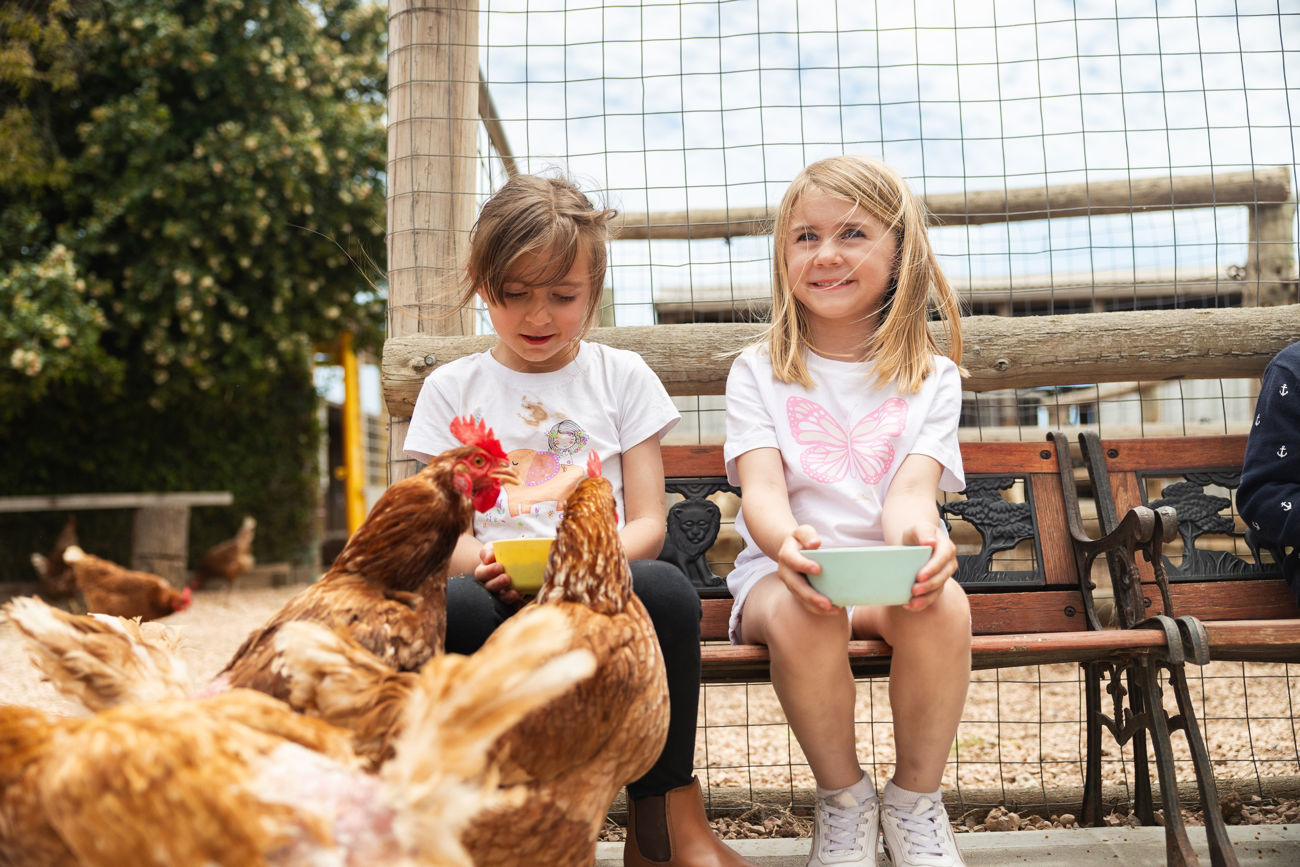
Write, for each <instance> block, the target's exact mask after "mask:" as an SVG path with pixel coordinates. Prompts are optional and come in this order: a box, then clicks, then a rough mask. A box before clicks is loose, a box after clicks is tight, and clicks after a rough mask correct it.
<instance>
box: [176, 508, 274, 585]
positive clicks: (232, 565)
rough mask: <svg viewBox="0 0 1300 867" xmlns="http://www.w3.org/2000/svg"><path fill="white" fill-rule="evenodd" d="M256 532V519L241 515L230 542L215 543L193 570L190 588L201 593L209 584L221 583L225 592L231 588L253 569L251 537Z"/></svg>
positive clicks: (228, 540)
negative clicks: (241, 576) (225, 589)
mask: <svg viewBox="0 0 1300 867" xmlns="http://www.w3.org/2000/svg"><path fill="white" fill-rule="evenodd" d="M256 532H257V519H256V518H254V517H253V516H252V515H245V516H244V520H243V522H241V523H240V525H239V529H238V530H236V531H235V535H234V538H231V539H227V540H226V541H224V542H218V543H217V544H216V545H213V546H212V547H211V548H209V549H208V550H207V552H206V553H204V555H203V556H202V557H200V558H199V563H198V565H197V566H195V567H194V577H193V578H192V579H191V580H190V586H191V587H193V588H194V589H195V590H202V589H203V587H204V585H206V584H208V583H210V582H213V581H223V582H225V585H226V587H227V588H229V589H233V588H234V587H235V582H236V581H238V580H239V576H240V575H243V574H244V573H245V572H247V571H248V570H249V569H252V568H253V564H254V562H256V561H255V560H254V559H253V535H254V534H255V533H256Z"/></svg>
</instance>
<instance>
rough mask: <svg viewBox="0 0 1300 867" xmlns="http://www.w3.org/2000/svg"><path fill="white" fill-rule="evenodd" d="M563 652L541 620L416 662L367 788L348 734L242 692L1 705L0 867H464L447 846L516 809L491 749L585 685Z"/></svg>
mask: <svg viewBox="0 0 1300 867" xmlns="http://www.w3.org/2000/svg"><path fill="white" fill-rule="evenodd" d="M568 640H569V638H568V636H567V634H566V633H565V631H564V629H563V625H562V624H561V623H558V622H556V621H552V622H551V623H548V624H543V625H542V627H541V628H539V629H537V630H534V632H533V634H532V635H531V636H529V637H528V639H527V641H525V643H524V644H523V645H522V646H521V647H519V648H518V654H516V653H515V652H513V651H512V652H510V653H497V654H495V655H494V654H483V653H480V654H475V656H474V657H451V656H442V657H439V658H437V659H435V660H432V661H431V662H430V663H429V665H427V666H426V667H425V669H424V670H423V671H422V672H421V674H420V680H419V683H418V684H417V686H416V688H415V689H414V691H413V692H412V693H411V696H410V701H409V702H408V705H407V714H408V716H407V718H406V720H405V722H404V725H403V726H402V727H403V729H404V734H403V736H402V737H401V738H400V739H399V741H398V742H397V744H396V751H397V760H396V761H393V762H390V763H388V764H387V765H385V766H384V767H383V768H382V769H381V770H380V772H379V773H378V774H370V773H366V772H364V771H363V770H361V769H360V768H359V766H358V764H359V763H358V761H357V759H356V757H355V755H354V754H353V753H352V750H351V747H350V746H349V741H348V735H347V732H345V731H343V730H340V729H337V728H335V727H333V726H330V725H328V724H326V723H324V722H321V721H319V720H315V719H311V718H308V717H305V716H302V715H301V714H297V713H294V712H293V711H291V710H290V709H289V708H288V707H287V706H286V705H285V704H284V703H283V702H280V701H277V700H275V699H273V698H271V697H269V696H266V695H263V694H261V693H258V692H254V691H251V690H245V689H236V690H230V691H228V692H225V693H223V694H221V695H219V696H215V697H212V698H208V699H202V700H180V701H162V702H155V703H150V704H132V705H124V706H121V707H117V708H113V709H111V710H107V711H104V712H102V713H99V714H96V715H94V716H91V717H86V718H58V717H54V716H51V715H48V714H45V713H43V712H41V711H38V710H35V709H32V708H25V707H19V706H15V705H6V706H0V831H2V832H3V833H0V863H5V864H40V865H42V867H65V865H68V867H70V865H74V864H75V865H88V867H96V865H105V867H109V865H112V867H117V865H123V864H132V865H158V867H171V865H179V864H211V865H232V867H233V865H240V867H243V865H250V864H325V863H329V864H339V865H343V864H355V865H363V864H365V865H369V864H390V865H416V864H419V865H430V867H469V865H470V864H471V863H472V862H471V861H470V859H469V856H468V854H467V853H466V852H465V850H464V848H463V847H462V846H461V844H460V843H459V841H458V839H457V838H458V832H459V830H460V829H461V828H462V827H464V825H465V823H466V822H467V821H468V820H469V818H470V817H471V816H472V815H474V814H475V813H476V812H478V811H480V810H483V809H489V808H492V807H495V806H500V805H503V804H505V805H509V804H514V803H518V801H519V800H520V799H521V798H522V796H523V795H524V793H523V792H522V791H519V790H510V789H501V788H500V787H499V786H498V777H497V774H496V771H495V768H494V767H493V766H492V764H491V763H490V761H489V759H488V756H489V747H490V745H491V743H492V742H493V741H494V740H495V739H496V738H497V737H498V736H499V735H500V733H501V731H502V730H503V729H504V728H506V727H508V726H510V725H512V724H513V723H515V722H516V721H517V720H518V719H519V718H520V716H522V715H523V714H526V713H528V712H530V711H531V710H533V709H535V708H536V707H538V706H539V705H540V704H542V703H543V702H546V701H548V700H550V699H551V698H553V697H554V696H555V695H557V694H559V693H561V692H563V691H564V690H566V689H568V688H569V687H571V686H572V684H573V683H574V682H575V681H577V680H578V679H580V678H583V677H586V676H588V675H589V674H590V673H591V671H592V669H593V665H594V663H593V660H592V656H591V654H590V653H587V652H584V651H576V652H570V653H561V651H562V649H563V646H564V645H565V644H567V643H568ZM557 653H560V654H561V655H559V656H557V655H556V654H557Z"/></svg>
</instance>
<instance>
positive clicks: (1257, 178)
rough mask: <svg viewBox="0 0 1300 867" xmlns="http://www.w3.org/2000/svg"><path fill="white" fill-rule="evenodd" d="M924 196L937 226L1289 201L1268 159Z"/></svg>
mask: <svg viewBox="0 0 1300 867" xmlns="http://www.w3.org/2000/svg"><path fill="white" fill-rule="evenodd" d="M922 200H923V201H924V202H925V207H926V210H927V211H928V212H929V216H930V223H931V225H939V226H974V225H979V224H983V223H1010V222H1016V221H1019V220H1046V219H1052V218H1055V217H1086V216H1099V215H1102V214H1130V213H1138V212H1142V211H1169V210H1181V209H1185V208H1218V207H1225V206H1232V205H1237V206H1243V205H1258V206H1262V207H1270V206H1274V205H1285V204H1286V203H1288V202H1290V201H1291V171H1290V169H1288V168H1287V167H1286V166H1270V167H1266V168H1259V169H1256V170H1254V171H1240V172H1219V173H1216V174H1210V175H1179V176H1174V177H1169V176H1164V177H1137V178H1128V179H1122V180H1114V181H1102V182H1100V183H1082V184H1061V185H1058V186H1052V187H1026V188H1020V189H1012V190H970V191H964V192H956V193H937V194H932V195H928V196H922ZM775 216H776V212H775V211H774V210H773V209H771V208H768V207H751V208H727V209H721V208H714V209H705V208H700V209H695V210H690V211H656V212H654V213H630V214H624V215H622V216H621V217H620V218H618V219H617V220H615V222H614V225H613V227H612V228H613V233H614V238H615V239H616V240H622V241H629V240H646V239H654V240H665V239H672V240H681V239H702V238H733V237H738V236H741V235H766V234H770V233H771V231H772V221H773V219H774V218H775Z"/></svg>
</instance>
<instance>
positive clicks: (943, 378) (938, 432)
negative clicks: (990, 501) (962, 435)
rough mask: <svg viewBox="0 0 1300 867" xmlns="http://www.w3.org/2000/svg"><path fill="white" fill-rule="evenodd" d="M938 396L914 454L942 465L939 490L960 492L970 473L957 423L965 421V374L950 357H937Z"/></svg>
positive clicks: (935, 376) (933, 396) (918, 438)
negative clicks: (963, 376) (963, 405)
mask: <svg viewBox="0 0 1300 867" xmlns="http://www.w3.org/2000/svg"><path fill="white" fill-rule="evenodd" d="M935 366H936V368H937V370H936V371H935V373H934V374H932V377H933V379H934V386H933V387H934V394H933V395H932V396H931V400H930V403H929V407H928V411H927V412H926V414H925V419H924V421H923V423H922V425H921V430H920V432H919V433H918V435H917V438H916V441H915V442H914V443H913V444H912V448H911V451H910V454H921V455H928V456H929V457H932V458H934V459H935V460H936V461H938V462H939V464H940V466H942V467H943V473H942V475H940V477H939V488H940V489H941V490H945V491H960V490H963V489H964V488H965V487H966V473H965V470H964V469H963V467H962V462H961V446H960V444H959V443H958V440H957V424H958V421H959V420H960V419H961V373H960V372H959V371H958V369H957V365H955V364H953V363H952V361H951V360H949V359H946V358H936V360H935Z"/></svg>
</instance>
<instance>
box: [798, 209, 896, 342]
mask: <svg viewBox="0 0 1300 867" xmlns="http://www.w3.org/2000/svg"><path fill="white" fill-rule="evenodd" d="M782 243H784V245H785V266H786V277H787V280H788V281H789V285H790V291H791V292H793V293H794V297H795V300H796V301H797V302H798V303H799V307H800V310H801V313H802V315H803V317H804V319H805V320H806V321H807V323H808V326H809V338H810V343H811V346H812V349H813V350H814V351H816V352H817V353H819V354H821V355H826V356H829V357H834V358H846V359H854V360H860V356H861V352H862V347H863V345H864V342H865V338H866V337H867V336H869V335H870V334H871V332H872V331H873V330H874V329H875V327H876V325H877V324H878V322H879V319H880V312H881V310H882V309H883V308H884V305H885V301H886V294H887V293H888V291H889V285H890V281H891V280H892V279H893V276H894V258H895V253H896V251H897V249H898V241H897V239H896V237H895V234H894V232H892V231H890V230H889V229H888V228H887V227H886V226H885V224H884V223H882V222H881V221H880V220H878V219H876V218H875V217H873V216H871V215H870V214H869V213H867V212H866V211H864V210H863V209H862V208H860V207H858V206H857V205H856V204H854V203H853V202H850V201H846V200H844V199H840V198H837V197H835V196H832V195H830V194H828V193H825V192H822V191H821V190H819V189H817V188H816V187H812V188H810V189H809V190H808V192H807V193H806V194H804V196H803V197H802V198H801V199H800V200H799V202H798V203H796V204H795V206H794V208H793V209H792V211H791V219H790V229H789V235H788V236H787V237H786V238H785V239H783V240H782Z"/></svg>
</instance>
